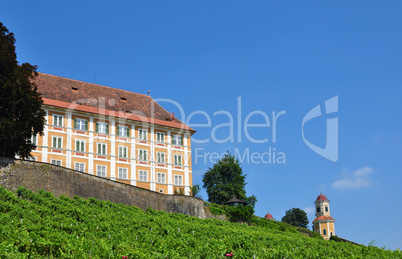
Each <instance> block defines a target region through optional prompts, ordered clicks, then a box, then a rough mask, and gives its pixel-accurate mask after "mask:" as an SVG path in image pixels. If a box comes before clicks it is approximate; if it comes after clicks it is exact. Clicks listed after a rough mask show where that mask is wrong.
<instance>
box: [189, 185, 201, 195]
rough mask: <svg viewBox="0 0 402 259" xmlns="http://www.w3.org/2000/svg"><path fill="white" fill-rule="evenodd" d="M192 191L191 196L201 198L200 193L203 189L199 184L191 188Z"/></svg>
mask: <svg viewBox="0 0 402 259" xmlns="http://www.w3.org/2000/svg"><path fill="white" fill-rule="evenodd" d="M190 190H191V196H193V197H197V198H199V197H198V196H199V195H198V194H199V193H200V191H201V188H200V186H199V185H198V184H195V185H193V186H192V187H190Z"/></svg>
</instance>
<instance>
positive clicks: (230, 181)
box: [202, 152, 257, 207]
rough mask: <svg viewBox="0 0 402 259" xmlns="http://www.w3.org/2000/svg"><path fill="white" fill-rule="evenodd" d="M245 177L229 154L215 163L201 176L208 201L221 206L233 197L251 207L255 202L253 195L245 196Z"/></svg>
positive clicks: (235, 160)
mask: <svg viewBox="0 0 402 259" xmlns="http://www.w3.org/2000/svg"><path fill="white" fill-rule="evenodd" d="M245 179H246V175H245V174H243V170H242V168H241V166H240V163H239V160H237V159H236V158H235V156H232V155H231V154H230V153H229V152H228V153H227V154H225V156H224V157H223V158H221V159H220V160H219V161H217V162H216V163H215V164H214V165H213V167H212V168H208V171H207V172H206V173H205V174H204V176H203V179H202V181H203V183H204V185H203V188H204V189H206V191H207V193H208V201H209V202H213V203H216V204H223V203H224V202H226V201H228V200H230V199H232V198H233V197H235V198H238V199H240V200H243V201H246V202H247V203H248V204H249V205H251V206H252V207H254V206H255V203H256V202H257V197H255V196H254V195H252V196H250V197H247V196H246V191H245V187H246V182H245Z"/></svg>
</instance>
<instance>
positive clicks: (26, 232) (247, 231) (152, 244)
mask: <svg viewBox="0 0 402 259" xmlns="http://www.w3.org/2000/svg"><path fill="white" fill-rule="evenodd" d="M252 222H259V223H260V224H258V225H255V226H252V227H250V226H247V225H246V224H239V223H230V222H225V221H219V220H215V219H199V218H194V217H189V216H186V215H183V214H176V213H166V212H162V211H155V210H153V209H152V208H148V209H147V210H146V211H143V210H141V209H138V208H136V207H129V206H125V205H122V204H114V203H111V202H109V201H99V200H97V199H94V198H89V199H87V200H85V199H83V198H81V197H77V196H75V197H74V198H73V199H71V198H68V197H66V196H60V197H59V198H56V197H54V196H53V195H52V194H51V193H49V192H45V191H39V192H38V193H33V192H31V191H30V190H27V189H24V188H19V189H18V190H17V193H13V192H11V191H8V190H6V189H4V188H3V187H0V255H1V257H2V258H42V257H43V258H123V257H128V258H225V254H227V253H229V254H230V253H233V257H234V258H253V257H255V258H324V257H328V258H400V257H401V256H402V254H401V252H399V251H387V250H383V249H380V248H377V247H366V246H357V245H353V244H349V243H338V242H328V241H324V240H322V239H318V238H309V237H306V236H304V235H301V234H300V233H299V232H298V231H297V230H295V228H293V227H291V226H290V225H287V224H285V223H281V222H275V221H273V220H265V219H261V218H258V219H257V218H253V219H252ZM264 224H265V225H264ZM282 225H284V226H287V227H286V230H285V231H282V230H281V229H280V228H281V226H282Z"/></svg>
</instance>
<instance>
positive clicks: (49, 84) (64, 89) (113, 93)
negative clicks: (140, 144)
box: [35, 73, 195, 132]
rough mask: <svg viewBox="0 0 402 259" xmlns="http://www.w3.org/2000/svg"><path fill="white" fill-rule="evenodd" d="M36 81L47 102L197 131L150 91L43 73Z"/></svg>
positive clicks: (53, 104) (58, 105) (48, 103)
mask: <svg viewBox="0 0 402 259" xmlns="http://www.w3.org/2000/svg"><path fill="white" fill-rule="evenodd" d="M35 83H36V85H37V86H38V91H39V92H40V93H42V98H43V101H44V104H45V105H52V106H57V107H61V108H70V109H74V110H79V111H84V112H90V113H95V114H98V113H101V114H104V115H109V116H114V117H119V118H124V119H130V120H135V121H140V122H146V123H154V124H157V125H161V126H166V127H173V128H178V129H185V130H189V131H192V132H195V130H193V129H192V128H190V127H189V126H187V125H185V124H184V123H183V122H181V121H180V120H178V119H177V118H175V117H173V116H172V115H171V114H170V113H169V112H167V111H166V110H165V109H163V108H162V106H160V105H159V104H158V103H157V102H155V101H154V100H153V99H152V98H151V97H150V96H147V95H143V94H138V93H133V92H129V91H125V90H121V89H116V88H111V87H107V86H101V85H96V84H91V83H85V82H81V81H77V80H73V79H68V78H63V77H58V76H53V75H48V74H44V73H39V75H38V77H36V79H35Z"/></svg>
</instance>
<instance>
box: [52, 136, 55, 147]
mask: <svg viewBox="0 0 402 259" xmlns="http://www.w3.org/2000/svg"><path fill="white" fill-rule="evenodd" d="M52 146H53V147H56V138H55V137H53V145H52Z"/></svg>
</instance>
